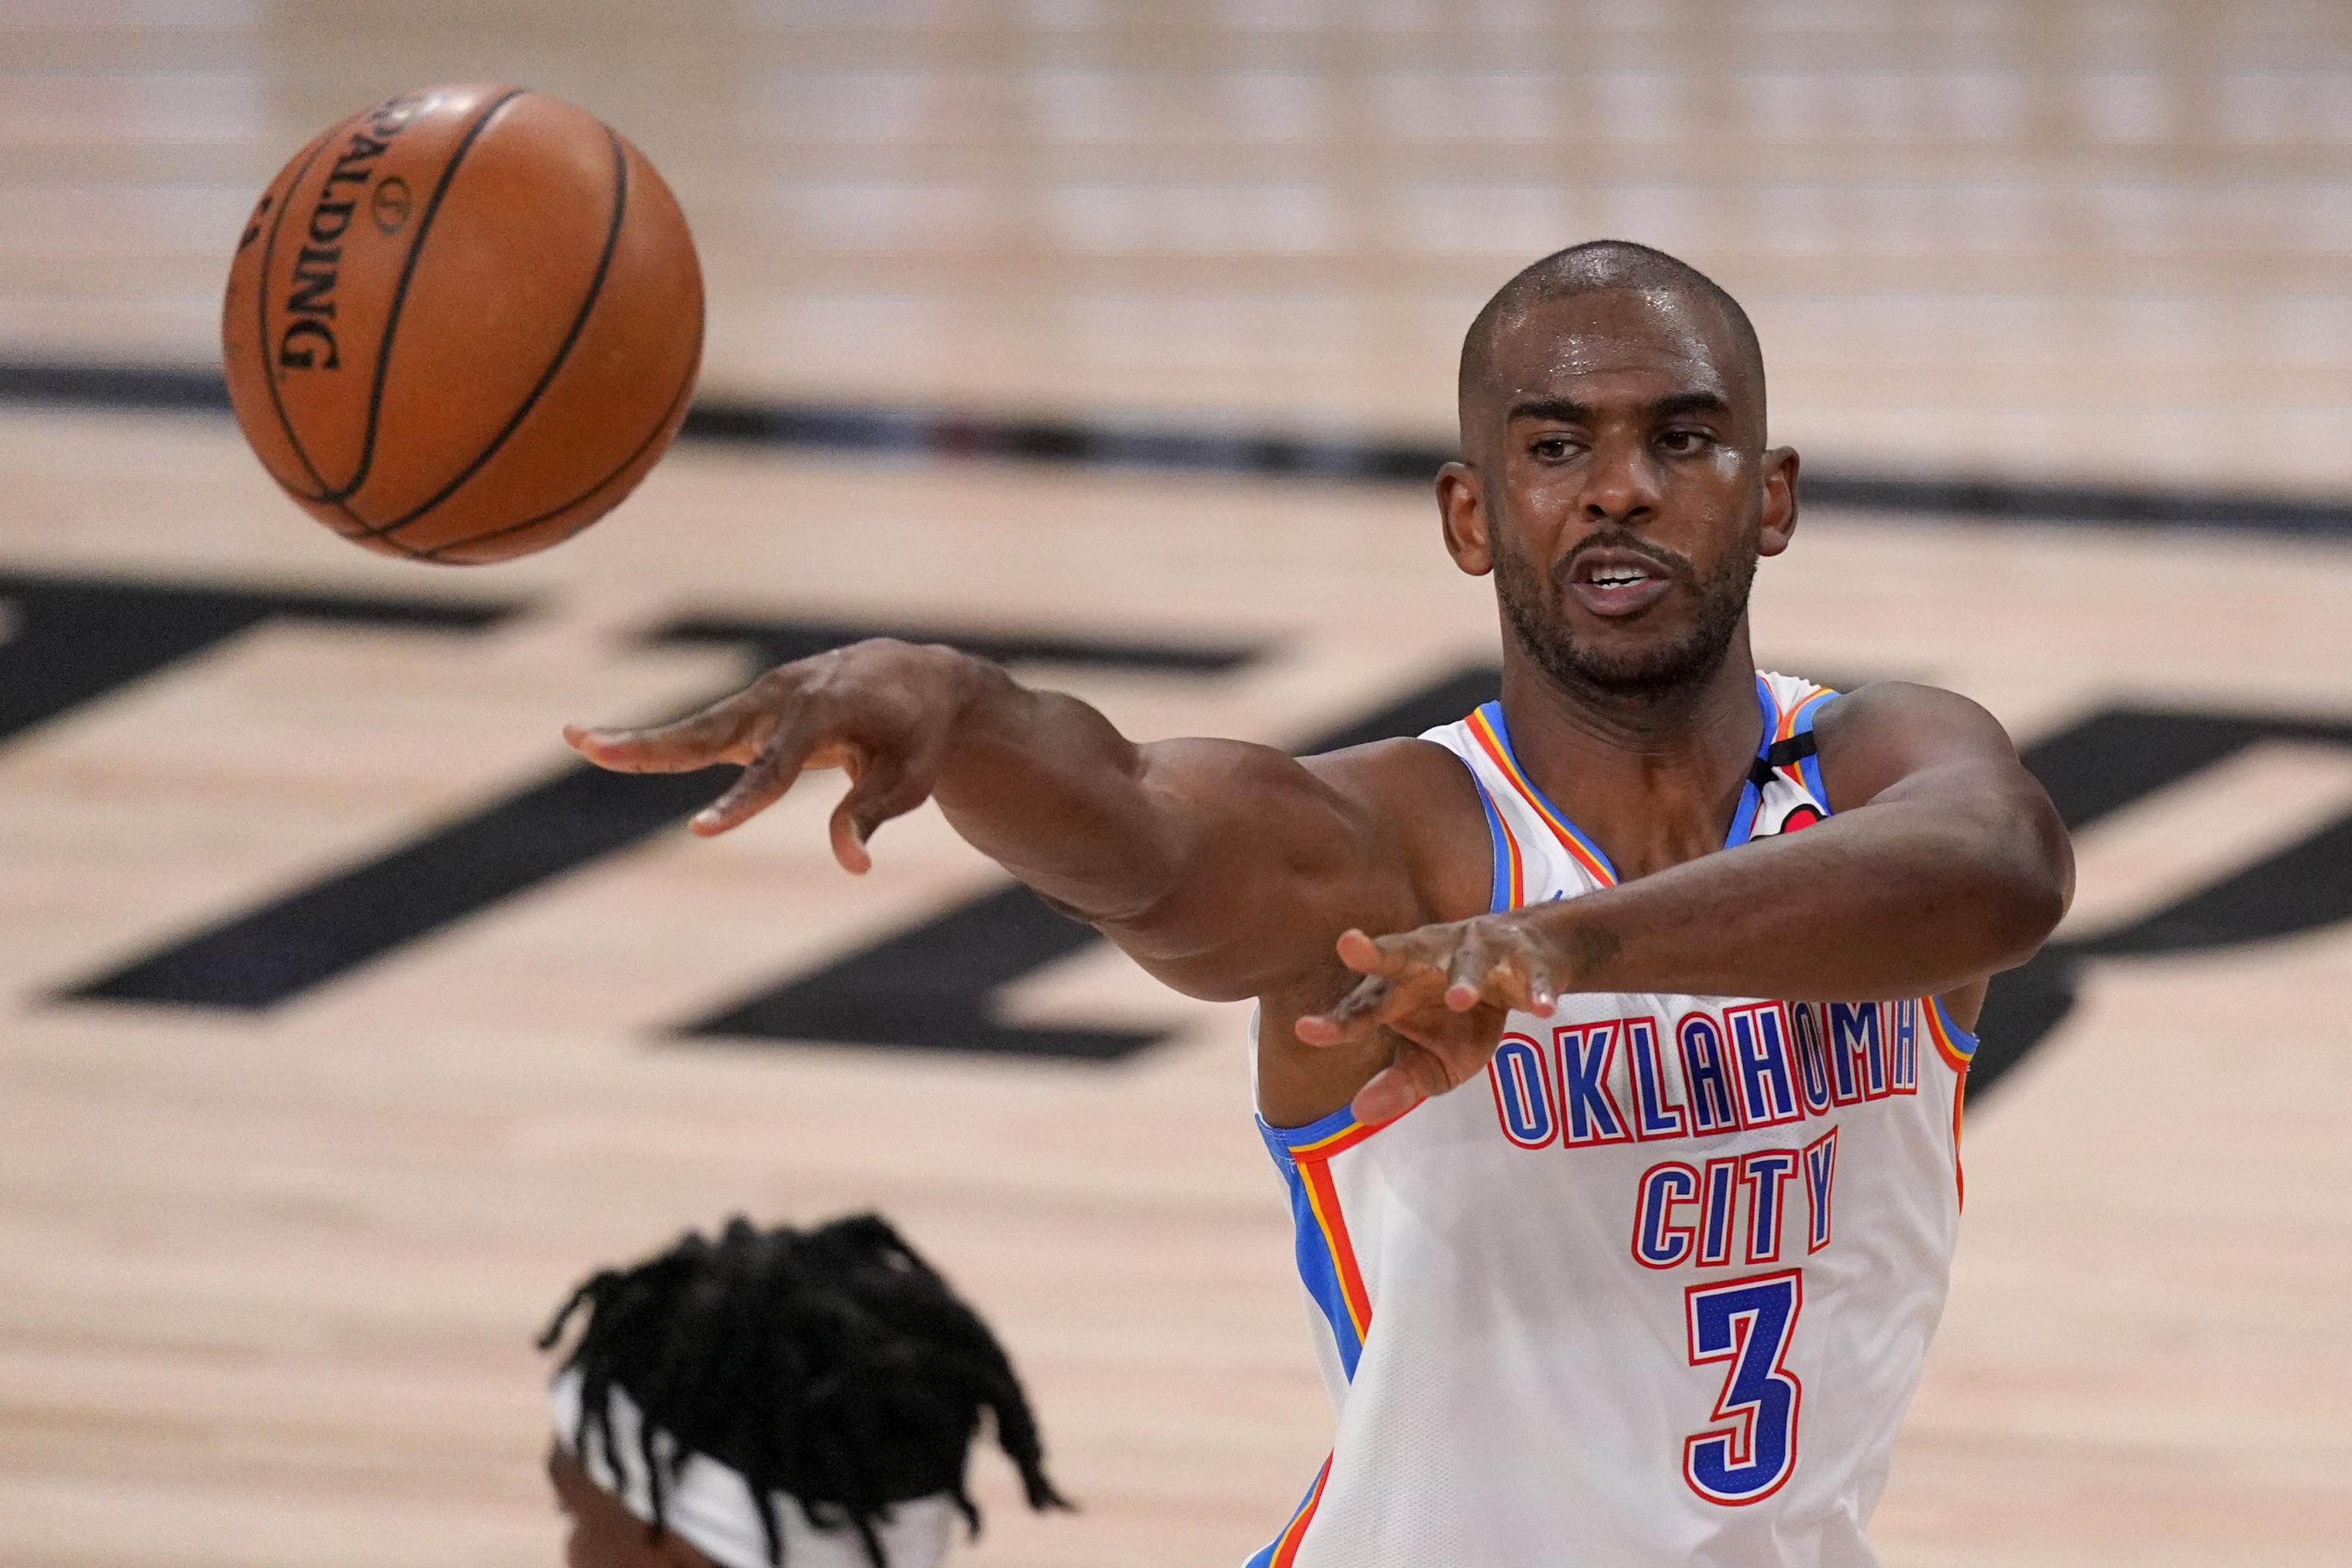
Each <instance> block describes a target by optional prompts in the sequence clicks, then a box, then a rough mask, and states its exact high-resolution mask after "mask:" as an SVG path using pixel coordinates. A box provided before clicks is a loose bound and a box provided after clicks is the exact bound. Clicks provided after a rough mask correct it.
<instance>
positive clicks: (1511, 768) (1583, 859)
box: [1470, 710, 1617, 888]
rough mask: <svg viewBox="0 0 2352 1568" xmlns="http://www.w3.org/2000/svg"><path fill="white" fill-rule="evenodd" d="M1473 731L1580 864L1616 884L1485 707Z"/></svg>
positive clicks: (1475, 718)
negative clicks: (1547, 800) (1523, 768)
mask: <svg viewBox="0 0 2352 1568" xmlns="http://www.w3.org/2000/svg"><path fill="white" fill-rule="evenodd" d="M1470 733H1472V734H1473V735H1475V736H1476V737H1477V738H1478V745H1479V747H1480V749H1481V750H1483V751H1484V752H1486V755H1487V756H1488V757H1489V758H1490V759H1492V760H1493V762H1494V764H1495V765H1496V767H1498V768H1500V769H1502V770H1503V777H1504V778H1505V779H1507V780H1508V781H1509V783H1510V785H1511V788H1512V789H1514V790H1516V791H1517V792H1518V796H1519V798H1520V799H1521V800H1523V801H1526V802H1527V803H1528V805H1529V806H1530V807H1532V808H1533V809H1534V811H1535V814H1536V815H1537V816H1539V817H1541V818H1543V820H1544V825H1545V826H1548V827H1549V828H1550V829H1551V831H1552V836H1553V837H1556V838H1558V839H1559V843H1560V847H1561V848H1563V849H1566V850H1567V851H1568V852H1569V854H1570V857H1571V858H1574V859H1575V861H1576V863H1577V864H1578V865H1580V866H1581V867H1583V868H1585V870H1586V871H1587V872H1589V873H1591V877H1592V879H1593V880H1595V881H1597V882H1599V883H1600V884H1601V886H1602V887H1604V888H1611V887H1614V886H1616V884H1617V879H1616V878H1614V877H1612V876H1611V875H1610V874H1609V867H1608V864H1607V863H1606V862H1605V861H1603V860H1602V859H1601V857H1599V856H1598V855H1595V854H1594V853H1593V852H1592V851H1591V850H1590V849H1588V848H1586V847H1585V846H1584V841H1583V840H1582V839H1581V838H1580V837H1577V833H1576V830H1575V829H1574V828H1572V827H1570V826H1569V825H1568V824H1567V823H1565V822H1563V821H1561V820H1560V819H1559V816H1557V815H1556V814H1554V812H1553V811H1552V809H1551V807H1549V806H1548V805H1545V804H1544V801H1543V796H1542V795H1541V794H1539V793H1538V791H1537V789H1536V786H1535V785H1534V784H1530V783H1528V776H1527V774H1525V773H1521V772H1520V771H1519V764H1518V763H1517V761H1515V760H1514V759H1513V758H1512V756H1511V750H1510V748H1509V747H1508V746H1506V745H1504V744H1503V741H1502V737H1501V736H1499V735H1497V734H1496V733H1495V727H1494V725H1492V724H1491V723H1489V722H1487V720H1486V713H1485V712H1484V711H1483V710H1482V711H1479V712H1475V713H1473V714H1471V715H1470Z"/></svg>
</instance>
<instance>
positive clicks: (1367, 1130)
mask: <svg viewBox="0 0 2352 1568" xmlns="http://www.w3.org/2000/svg"><path fill="white" fill-rule="evenodd" d="M1387 1125H1389V1124H1388V1123H1387V1122H1385V1121H1356V1120H1355V1119H1354V1118H1353V1117H1350V1118H1349V1121H1348V1125H1346V1126H1345V1127H1342V1128H1340V1129H1339V1131H1337V1132H1327V1133H1325V1134H1324V1135H1323V1136H1322V1137H1320V1138H1318V1139H1317V1140H1315V1142H1312V1143H1299V1144H1296V1145H1294V1146H1293V1147H1292V1148H1291V1149H1290V1157H1291V1158H1292V1159H1294V1160H1328V1159H1329V1158H1330V1157H1331V1156H1332V1155H1334V1154H1339V1153H1343V1152H1346V1151H1348V1150H1349V1149H1352V1148H1354V1147H1355V1146H1356V1145H1357V1144H1359V1143H1360V1142H1363V1141H1364V1140H1365V1139H1367V1138H1370V1136H1371V1135H1372V1134H1373V1133H1375V1132H1378V1131H1380V1130H1381V1128H1383V1127H1386V1126H1387ZM1276 1136H1279V1134H1276Z"/></svg>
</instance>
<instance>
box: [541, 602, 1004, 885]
mask: <svg viewBox="0 0 2352 1568" xmlns="http://www.w3.org/2000/svg"><path fill="white" fill-rule="evenodd" d="M971 665H972V661H971V659H969V658H966V657H965V656H964V655H962V654H960V653H958V652H956V651H955V650H954V649H953V648H949V647H918V646H916V645H914V644H912V643H903V642H898V641H896V640H894V639H891V638H887V637H877V638H875V639H873V640H870V641H867V642H860V643H852V644H850V645H849V646H848V647H838V648H835V649H832V650H831V651H830V652H826V653H821V654H818V655H816V656H815V657H814V658H803V659H798V660H795V661H794V662H793V663H791V664H784V665H778V666H777V667H776V668H773V669H772V670H770V671H768V672H767V673H766V674H765V675H762V676H761V677H760V679H757V680H755V681H753V682H752V683H751V685H749V686H747V687H745V688H744V689H742V690H740V691H739V692H737V693H736V694H735V695H734V696H732V697H729V698H725V699H723V700H719V701H717V702H714V703H712V704H711V705H710V706H709V707H708V708H705V709H703V710H701V711H700V712H698V713H690V714H688V715H687V716H686V717H685V718H683V719H680V720H677V721H675V722H673V723H668V724H657V725H655V726H653V727H651V728H649V729H643V730H592V729H586V728H583V726H581V725H577V724H567V725H565V726H564V730H563V738H564V740H566V741H567V742H570V743H571V745H572V749H573V750H575V751H577V752H579V753H580V754H581V755H582V756H583V757H586V758H587V759H588V760H589V761H590V762H592V763H595V764H596V765H597V766H598V767H600V768H611V769H613V770H614V771H615V772H617V773H692V772H694V771H696V770H697V769H699V768H708V767H713V766H716V765H718V764H719V763H736V764H738V765H740V767H741V768H742V770H743V776H742V777H740V778H739V779H737V780H736V781H735V783H734V785H733V786H732V787H731V788H730V789H729V790H728V791H727V793H726V794H724V795H720V796H719V798H718V799H717V800H715V801H713V802H712V803H711V804H710V805H707V806H705V807H703V808H702V810H700V811H699V812H697V813H696V814H695V816H694V819H693V821H692V822H690V823H689V824H688V826H689V827H690V828H691V829H692V830H693V831H694V832H696V833H698V834H701V835H703V836H704V837H709V836H710V835H712V834H716V833H724V832H726V831H727V830H728V829H729V828H730V827H734V826H738V825H739V824H740V823H743V822H746V821H748V820H749V819H751V817H753V816H757V815H758V814H759V813H760V812H761V811H764V810H766V809H767V808H768V807H769V806H771V805H774V804H775V803H776V802H777V801H778V800H781V799H782V798H783V795H784V792H785V791H786V790H789V789H791V788H792V787H793V780H795V779H797V778H799V777H800V775H801V773H803V771H805V770H807V769H810V768H845V769H847V770H848V773H849V780H850V783H849V793H848V794H846V795H844V796H842V799H841V804H840V805H836V806H835V807H834V811H833V822H832V837H833V855H834V858H835V859H836V860H838V861H840V862H841V864H842V865H843V866H844V867H845V868H847V869H849V870H851V871H855V872H860V873H862V872H864V871H866V869H867V868H869V867H871V866H872V865H873V858H872V857H871V856H869V855H867V854H866V840H867V839H868V838H870V837H873V835H874V830H875V829H876V828H877V827H879V826H881V825H882V824H883V823H885V822H887V821H889V820H890V818H892V817H894V816H903V815H904V814H905V813H907V812H909V811H912V810H914V809H915V807H917V806H919V805H922V804H923V802H924V801H925V800H926V799H928V798H929V795H930V793H931V789H932V786H933V785H934V784H936V783H937V781H938V778H939V773H940V759H941V757H942V756H943V755H944V754H945V752H946V750H947V742H948V737H949V733H950V731H951V730H952V729H953V728H954V725H955V721H956V717H957V715H958V714H959V713H961V711H962V710H963V707H964V704H965V702H966V700H968V699H969V697H970V694H971V689H972V683H971Z"/></svg>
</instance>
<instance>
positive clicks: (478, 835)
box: [0, 617, 1256, 1011]
mask: <svg viewBox="0 0 2352 1568" xmlns="http://www.w3.org/2000/svg"><path fill="white" fill-rule="evenodd" d="M943 635H945V636H950V637H952V636H955V633H954V632H953V630H952V629H951V628H940V627H935V626H839V625H831V624H816V623H797V622H789V621H784V622H771V621H749V620H723V619H717V618H705V617H688V618H683V619H680V620H679V621H677V622H675V623H673V624H671V625H670V626H667V627H664V628H662V629H660V630H658V631H656V632H655V633H654V634H653V635H652V637H651V638H650V639H649V640H651V641H653V642H656V643H659V644H673V645H674V644H714V645H723V646H731V647H739V648H740V649H741V650H742V651H743V653H744V655H745V657H746V662H747V664H750V663H753V662H756V663H760V664H767V663H773V662H778V661H780V660H782V659H784V658H800V657H803V655H804V654H806V653H814V652H818V651H822V649H824V648H826V647H835V646H837V644H839V643H841V642H845V641H855V640H856V639H857V638H859V637H875V636H900V637H908V638H909V639H910V640H936V639H938V638H939V637H941V636H943ZM958 640H960V641H961V642H962V643H964V644H965V646H968V647H971V648H972V649H973V650H974V651H976V652H983V653H986V654H988V655H990V656H991V657H995V658H1010V659H1018V658H1060V659H1064V660H1066V661H1068V662H1072V663H1099V664H1103V665H1107V666H1108V667H1110V668H1125V669H1163V670H1167V671H1169V672H1171V673H1173V674H1183V675H1192V674H1213V673H1216V672H1219V671H1223V670H1227V669H1232V668H1237V667H1239V666H1241V665H1243V664H1246V663H1247V662H1249V661H1250V660H1251V659H1252V658H1255V657H1256V650H1255V649H1254V648H1252V647H1246V646H1233V647H1204V646H1202V645H1199V644H1173V645H1166V646H1162V645H1157V644H1152V643H1147V642H1141V641H1121V640H1115V639H1114V640H1106V641H1103V642H1099V643H1089V642H1087V641H1085V640H1083V639H1079V638H1075V637H1053V636H1042V637H1006V636H1003V635H998V636H995V637H989V636H980V637H969V638H959V639H958ZM0 673H5V668H0ZM737 684H740V682H734V681H730V683H728V686H727V688H725V689H733V688H734V687H735V686H736V685H737ZM720 695H723V690H721V691H713V692H712V693H710V696H711V697H713V698H716V697H718V696H720ZM733 775H734V770H733V769H730V768H721V769H714V770H710V771H709V772H705V773H675V774H625V773H606V772H604V770H603V769H601V768H595V767H592V766H589V765H588V764H586V763H574V764H572V765H571V766H568V767H565V768H562V769H561V770H559V771H557V772H556V773H552V774H550V775H548V776H546V777H543V778H541V779H540V780H537V781H535V782H533V783H531V784H528V785H526V786H524V787H523V788H522V789H520V791H518V792H516V793H515V794H512V795H508V796H507V797H505V798H504V799H501V800H498V801H496V802H493V803H491V804H490V805H487V806H483V807H480V808H478V809H476V810H473V811H471V812H470V813H468V814H467V815H466V816H462V817H460V818H457V819H456V820H453V821H450V822H447V823H445V824H442V825H439V826H433V827H430V828H427V829H426V830H425V831H424V832H423V833H421V834H419V835H418V836H417V837H413V838H410V839H408V840H407V841H405V842H404V843H401V844H398V845H396V846H394V847H392V848H390V849H388V850H386V851H385V852H383V854H381V855H378V856H376V857H375V858H373V859H370V860H367V861H364V862H362V863H361V864H358V865H355V866H351V867H347V868H338V869H336V870H333V871H331V872H329V873H327V874H326V875H324V876H322V877H320V878H318V879H314V880H312V881H310V883H308V884H306V885H304V886H302V887H299V888H297V889H292V890H291V891H289V892H287V893H284V894H282V895H280V896H278V897H277V898H274V899H272V900H268V901H267V902H265V903H263V904H261V905H259V906H258V907H256V908H253V909H249V910H246V911H244V912H242V913H239V914H235V915H231V916H229V917H227V918H226V919H224V920H221V921H215V922H214V923H213V924H211V925H209V926H207V927H205V928H204V929H203V930H200V931H195V932H194V933H192V934H190V935H187V936H185V937H183V938H180V939H178V940H176V941H173V942H169V943H167V944H166V945H165V946H163V948H161V949H160V950H157V951H154V952H149V953H147V954H145V955H143V956H141V957H137V958H133V959H131V961H129V962H128V963H124V964H122V965H121V966H120V967H118V968H116V969H114V970H111V971H110V972H109V973H105V974H102V975H100V976H98V977H97V978H95V979H92V980H89V981H87V982H84V983H82V984H77V985H74V986H71V987H69V988H68V989H66V990H65V991H63V992H61V993H60V994H59V995H60V999H61V1000H77V1001H110V1002H144V1003H168V1004H177V1005H185V1006H201V1007H219V1008H228V1009H236V1010H246V1011H253V1010H258V1009H262V1008H267V1007H271V1006H275V1005H278V1004H279V1003H282V1002H286V1001H289V1000H290V999H292V998H294V997H296V996H299V995H300V994H303V993H305V992H307V991H310V990H311V989H312V988H314V987H316V986H318V985H320V984H325V983H326V982H327V981H329V980H331V979H333V978H335V977H336V976H338V975H340V974H343V973H348V972H350V971H351V970H353V969H356V968H358V967H360V966H361V965H362V964H365V963H372V962H373V961H374V960H376V959H378V958H381V957H383V956H384V955H385V954H387V953H390V952H394V951H395V950H397V949H399V948H401V947H404V946H405V945H407V944H408V943H410V942H415V941H417V940H418V939H420V938H422V937H425V936H427V935H430V934H433V933H435V932H437V931H442V930H444V929H445V928H446V927H449V926H451V925H454V924H456V923H457V922H458V921H463V920H465V919H467V917H469V916H472V915H475V914H478V913H479V912H481V911H482V910H487V909H489V908H491V907H493V906H495V905H497V904H499V903H501V902H504V901H505V900H508V899H510V898H513V897H516V896H517V895H519V894H521V893H523V892H526V891H528V890H529V889H532V888H535V887H537V886H539V885H541V883H544V882H547V881H549V880H551V879H555V878H557V877H561V876H563V875H565V874H567V873H569V872H572V871H575V870H579V869H581V868H584V867H587V866H589V865H591V864H593V863H594V862H595V861H597V860H599V859H602V858H604V857H606V856H608V855H611V854H614V853H615V852H617V851H619V850H622V849H625V848H627V847H630V846H631V845H634V844H636V843H638V842H640V841H642V840H644V839H645V838H646V837H650V836H652V835H653V834H655V833H657V832H660V831H662V830H663V829H666V828H669V827H673V826H676V825H677V824H678V823H680V822H683V821H684V820H685V819H686V818H687V817H688V816H692V815H693V814H694V813H695V812H697V811H698V810H700V809H701V808H702V807H703V806H705V805H709V804H710V802H711V801H712V800H714V799H716V798H717V797H718V795H719V794H720V793H721V792H722V791H723V790H724V789H725V788H726V786H727V784H729V783H730V781H731V779H732V777H733ZM1055 919H1056V920H1058V919H1060V917H1058V916H1056V917H1055ZM1064 923H1067V922H1064ZM1077 929H1078V930H1079V935H1080V937H1081V939H1082V941H1092V940H1095V938H1094V933H1093V932H1092V931H1088V930H1085V929H1084V928H1077Z"/></svg>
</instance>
